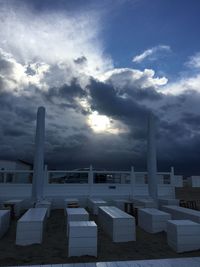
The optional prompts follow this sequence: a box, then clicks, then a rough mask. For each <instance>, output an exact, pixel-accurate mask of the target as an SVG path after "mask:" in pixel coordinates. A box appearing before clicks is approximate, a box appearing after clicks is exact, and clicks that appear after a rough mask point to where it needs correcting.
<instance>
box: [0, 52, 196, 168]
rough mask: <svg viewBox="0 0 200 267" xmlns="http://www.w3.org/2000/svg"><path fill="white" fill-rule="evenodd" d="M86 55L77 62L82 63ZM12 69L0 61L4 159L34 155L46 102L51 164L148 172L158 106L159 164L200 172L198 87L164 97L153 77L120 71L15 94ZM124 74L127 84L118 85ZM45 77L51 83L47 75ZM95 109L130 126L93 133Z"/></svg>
mask: <svg viewBox="0 0 200 267" xmlns="http://www.w3.org/2000/svg"><path fill="white" fill-rule="evenodd" d="M86 60H87V59H84V60H83V59H81V60H77V59H75V61H76V64H82V63H84V62H85V61H86ZM13 66H14V65H12V64H11V63H10V62H9V60H7V61H6V59H5V57H4V58H3V59H1V60H0V74H1V80H2V84H1V86H0V92H1V93H0V114H1V116H0V125H1V129H0V147H1V158H7V159H8V158H10V159H17V158H21V159H24V160H30V161H31V160H32V159H33V153H34V134H35V117H36V109H37V107H38V106H39V105H44V106H45V107H46V111H47V118H46V161H47V162H48V163H49V164H50V166H51V167H58V168H59V167H60V168H61V167H62V168H71V167H79V166H88V165H89V164H90V163H92V164H94V165H95V166H97V167H106V168H113V169H120V168H121V169H124V168H129V167H130V165H135V166H136V168H142V169H144V168H145V166H146V159H145V158H146V130H147V129H146V125H147V116H148V112H149V110H153V111H154V113H155V114H156V116H157V125H158V130H159V131H158V139H157V140H158V159H159V163H160V167H161V168H165V169H166V168H168V167H170V165H172V164H173V165H174V166H175V167H177V168H178V170H181V169H182V170H183V171H188V172H192V173H194V172H198V147H199V145H200V144H199V142H200V141H199V130H200V129H199V127H200V126H199V122H200V116H199V104H198V103H199V100H200V94H199V93H198V92H195V93H194V92H193V91H190V92H186V93H182V94H180V95H178V96H176V95H165V94H163V93H161V92H158V91H157V86H153V85H152V84H151V86H150V85H149V86H148V80H149V79H150V78H149V77H148V76H144V77H143V78H142V79H139V81H138V79H136V78H135V80H134V78H133V77H132V76H131V75H127V73H124V75H123V72H122V73H120V75H119V76H118V75H113V76H110V77H109V78H108V79H107V80H105V81H104V82H102V81H99V80H97V79H95V78H93V77H87V79H88V83H87V86H82V85H81V83H80V79H79V78H77V77H74V78H72V79H71V81H70V82H69V83H67V84H66V83H63V84H61V85H60V86H54V87H49V85H48V88H47V89H45V90H42V89H41V88H38V87H37V86H36V85H33V84H31V83H29V84H26V85H24V88H23V91H20V93H18V94H16V93H15V91H12V90H9V88H7V87H6V86H5V83H4V81H5V80H6V79H7V78H8V77H9V79H12V74H13V73H14V71H13ZM62 71H63V70H62V69H61V70H60V72H62ZM130 72H131V70H130ZM27 75H33V76H34V75H35V73H34V72H31V74H30V70H29V72H28V73H27ZM48 75H54V79H55V80H56V79H58V77H59V75H60V73H59V68H57V70H56V72H55V73H54V68H52V67H51V72H48ZM131 77H132V78H131ZM122 78H123V83H121V82H120V81H122ZM42 79H43V81H45V79H47V80H48V77H47V78H46V77H45V76H43V77H42ZM16 83H17V82H16ZM16 86H17V84H16ZM26 92H28V94H27V93H26ZM83 99H86V100H87V101H88V105H89V109H87V108H84V107H83V106H81V104H80V101H81V100H83ZM92 111H98V112H99V114H102V115H106V116H108V117H109V118H110V119H112V120H113V121H120V122H122V123H123V125H125V126H126V127H127V128H128V130H129V131H125V132H122V133H119V134H117V135H116V134H111V133H99V134H96V133H94V132H93V131H92V129H91V128H90V127H89V126H88V124H87V116H88V115H89V114H90V113H91V112H92ZM187 162H188V163H189V164H190V165H187ZM116 166H117V167H116Z"/></svg>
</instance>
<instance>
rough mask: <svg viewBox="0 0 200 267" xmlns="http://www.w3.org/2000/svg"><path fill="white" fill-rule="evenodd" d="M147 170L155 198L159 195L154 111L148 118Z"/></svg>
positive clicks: (150, 188) (149, 185)
mask: <svg viewBox="0 0 200 267" xmlns="http://www.w3.org/2000/svg"><path fill="white" fill-rule="evenodd" d="M147 172H148V188H149V195H150V196H151V197H152V198H153V199H157V197H158V181H157V159H156V127H155V117H154V115H153V114H152V113H150V115H149V119H148V145H147Z"/></svg>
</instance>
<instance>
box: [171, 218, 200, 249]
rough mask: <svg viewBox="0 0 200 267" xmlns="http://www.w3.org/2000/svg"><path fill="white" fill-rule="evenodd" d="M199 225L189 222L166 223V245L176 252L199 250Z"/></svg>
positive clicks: (172, 221)
mask: <svg viewBox="0 0 200 267" xmlns="http://www.w3.org/2000/svg"><path fill="white" fill-rule="evenodd" d="M199 237H200V224H198V223H195V222H193V221H190V220H169V221H168V222H167V243H168V245H169V246H170V247H171V248H172V249H174V250H175V251H176V252H185V251H192V250H198V249H200V238H199Z"/></svg>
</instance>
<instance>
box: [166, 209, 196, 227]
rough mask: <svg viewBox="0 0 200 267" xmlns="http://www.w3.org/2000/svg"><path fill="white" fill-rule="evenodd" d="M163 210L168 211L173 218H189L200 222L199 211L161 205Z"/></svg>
mask: <svg viewBox="0 0 200 267" xmlns="http://www.w3.org/2000/svg"><path fill="white" fill-rule="evenodd" d="M161 209H162V210H163V211H165V212H167V213H170V214H171V215H172V219H173V220H191V221H194V222H197V223H200V211H198V210H192V209H188V208H183V207H179V206H174V205H168V206H162V208H161Z"/></svg>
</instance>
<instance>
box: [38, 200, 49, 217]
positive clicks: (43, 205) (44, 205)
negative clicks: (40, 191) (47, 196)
mask: <svg viewBox="0 0 200 267" xmlns="http://www.w3.org/2000/svg"><path fill="white" fill-rule="evenodd" d="M35 207H36V208H47V216H48V217H49V216H50V212H51V202H50V201H47V200H42V201H40V202H37V203H36V206H35Z"/></svg>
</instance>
